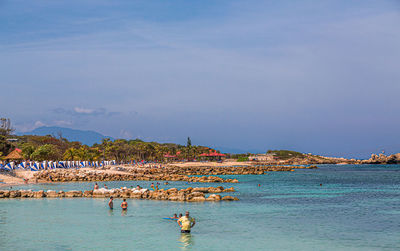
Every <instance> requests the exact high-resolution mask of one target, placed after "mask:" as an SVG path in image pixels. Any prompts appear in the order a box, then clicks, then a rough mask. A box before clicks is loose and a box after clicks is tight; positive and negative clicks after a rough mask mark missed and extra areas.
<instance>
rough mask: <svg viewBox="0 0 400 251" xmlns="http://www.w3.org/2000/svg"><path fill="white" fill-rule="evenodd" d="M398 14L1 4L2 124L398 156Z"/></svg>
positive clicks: (299, 4)
mask: <svg viewBox="0 0 400 251" xmlns="http://www.w3.org/2000/svg"><path fill="white" fill-rule="evenodd" d="M398 27H400V1H395V0H391V1H389V0H388V1H385V0H380V1H369V0H363V1H361V0H360V1H349V0H346V1H339V0H336V1H251V0H250V1H249V0H247V1H239V0H236V1H235V0H232V1H223V0H219V1H183V0H182V1H102V0H96V1H94V0H92V1H91V0H80V1H51V0H48V1H4V0H3V1H2V0H0V58H1V60H0V85H1V90H2V95H1V99H0V107H1V109H0V115H1V116H6V117H10V118H11V119H12V121H13V122H14V125H15V127H16V128H17V130H18V131H29V130H32V129H33V128H35V127H38V126H42V125H49V126H55V125H56V126H63V127H70V128H76V129H85V130H95V131H98V132H100V133H103V134H105V135H110V136H113V137H115V138H119V137H122V138H137V137H139V138H142V139H144V140H156V141H162V142H177V143H185V141H186V137H187V136H190V137H191V138H192V141H193V143H195V144H202V145H211V146H218V147H226V148H236V149H243V150H257V151H260V152H262V151H266V150H267V149H293V150H299V151H302V152H313V153H318V154H325V155H331V156H354V157H367V156H368V155H369V154H371V153H373V152H375V153H376V152H379V151H382V150H386V151H387V152H400V143H398V139H399V137H400V130H399V129H398V128H399V126H400V116H399V110H400V99H399V94H400V70H399V65H400V30H399V28H398Z"/></svg>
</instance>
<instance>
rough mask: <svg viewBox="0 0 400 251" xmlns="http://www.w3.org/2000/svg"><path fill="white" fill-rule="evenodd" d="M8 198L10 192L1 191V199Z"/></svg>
mask: <svg viewBox="0 0 400 251" xmlns="http://www.w3.org/2000/svg"><path fill="white" fill-rule="evenodd" d="M8 197H10V191H8V190H0V198H8Z"/></svg>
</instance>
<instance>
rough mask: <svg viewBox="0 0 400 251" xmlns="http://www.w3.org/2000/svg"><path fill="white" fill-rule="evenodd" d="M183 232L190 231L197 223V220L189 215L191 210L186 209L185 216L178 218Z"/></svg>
mask: <svg viewBox="0 0 400 251" xmlns="http://www.w3.org/2000/svg"><path fill="white" fill-rule="evenodd" d="M177 222H178V225H179V227H180V228H181V233H190V229H191V228H192V227H194V225H195V224H196V220H195V219H194V218H192V217H190V216H189V212H188V211H186V213H185V216H183V217H181V218H179V220H177Z"/></svg>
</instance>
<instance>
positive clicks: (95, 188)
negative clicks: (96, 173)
mask: <svg viewBox="0 0 400 251" xmlns="http://www.w3.org/2000/svg"><path fill="white" fill-rule="evenodd" d="M97 189H99V185H98V184H97V182H96V183H95V184H94V190H97Z"/></svg>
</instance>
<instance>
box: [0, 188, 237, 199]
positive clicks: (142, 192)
mask: <svg viewBox="0 0 400 251" xmlns="http://www.w3.org/2000/svg"><path fill="white" fill-rule="evenodd" d="M234 191H235V189H234V188H233V187H231V188H227V189H225V188H224V187H222V186H220V187H194V188H192V187H188V188H185V189H180V190H178V189H177V188H170V189H168V190H164V189H159V190H154V191H151V190H148V189H135V188H134V189H128V188H122V189H104V188H101V189H96V190H93V191H84V192H82V191H65V192H64V191H59V192H57V191H53V190H48V191H43V190H40V191H31V190H12V191H8V190H0V198H44V197H48V198H64V197H65V198H80V197H86V198H109V197H111V196H113V197H114V198H130V199H147V200H170V201H187V202H205V201H221V200H223V201H235V200H239V199H238V198H237V197H232V196H224V197H221V195H218V194H216V193H227V192H234ZM207 195H208V196H207Z"/></svg>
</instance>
